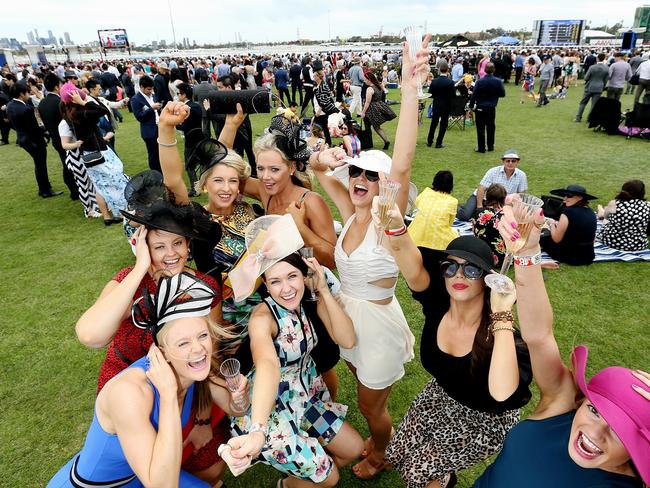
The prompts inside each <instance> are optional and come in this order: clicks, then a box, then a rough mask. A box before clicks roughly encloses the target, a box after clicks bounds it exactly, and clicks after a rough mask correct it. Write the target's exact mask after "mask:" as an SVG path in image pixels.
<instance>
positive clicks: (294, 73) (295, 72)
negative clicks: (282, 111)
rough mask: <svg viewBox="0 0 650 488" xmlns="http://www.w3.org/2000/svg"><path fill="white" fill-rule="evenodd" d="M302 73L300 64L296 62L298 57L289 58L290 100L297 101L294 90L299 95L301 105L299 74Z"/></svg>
mask: <svg viewBox="0 0 650 488" xmlns="http://www.w3.org/2000/svg"><path fill="white" fill-rule="evenodd" d="M301 73H302V66H300V63H299V62H298V58H296V57H293V58H291V68H289V78H290V79H291V101H292V102H294V103H298V102H297V99H296V92H298V94H299V95H300V103H299V105H302V82H301V81H300V74H301Z"/></svg>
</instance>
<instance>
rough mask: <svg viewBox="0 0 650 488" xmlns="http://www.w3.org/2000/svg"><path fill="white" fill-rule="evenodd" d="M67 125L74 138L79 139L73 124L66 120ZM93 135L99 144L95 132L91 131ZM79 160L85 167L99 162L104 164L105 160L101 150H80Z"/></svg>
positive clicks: (90, 166)
mask: <svg viewBox="0 0 650 488" xmlns="http://www.w3.org/2000/svg"><path fill="white" fill-rule="evenodd" d="M68 125H69V126H70V128H71V129H72V133H73V134H74V138H75V139H77V140H79V139H78V138H77V133H76V132H75V130H74V125H73V124H71V123H70V122H68ZM93 135H94V136H95V141H96V142H97V145H99V141H98V140H97V132H95V131H93ZM81 160H82V161H83V163H84V166H85V167H86V168H92V167H93V166H99V165H100V164H104V163H105V162H106V160H105V159H104V155H103V154H102V152H101V151H81Z"/></svg>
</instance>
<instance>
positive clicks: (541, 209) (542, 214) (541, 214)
mask: <svg viewBox="0 0 650 488" xmlns="http://www.w3.org/2000/svg"><path fill="white" fill-rule="evenodd" d="M539 215H540V217H544V209H543V208H540V209H539Z"/></svg>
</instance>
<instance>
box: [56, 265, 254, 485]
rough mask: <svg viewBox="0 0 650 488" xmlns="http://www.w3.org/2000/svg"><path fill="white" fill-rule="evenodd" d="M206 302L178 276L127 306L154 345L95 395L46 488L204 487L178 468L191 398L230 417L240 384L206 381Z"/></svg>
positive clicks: (197, 283) (207, 296)
mask: <svg viewBox="0 0 650 488" xmlns="http://www.w3.org/2000/svg"><path fill="white" fill-rule="evenodd" d="M213 297H214V291H213V290H212V288H211V287H210V286H209V285H208V284H207V283H205V282H204V281H203V280H201V279H200V278H197V277H196V276H193V275H190V274H189V273H180V274H177V275H174V276H173V277H165V278H162V279H161V281H160V283H159V286H158V290H157V292H156V295H155V296H151V295H147V296H145V297H144V298H143V300H141V301H137V302H136V303H135V304H134V310H133V316H134V321H136V322H137V323H138V324H140V325H141V326H142V327H146V328H149V329H151V331H152V334H153V336H154V338H155V343H154V345H152V346H151V349H150V350H149V353H148V354H147V356H145V357H143V358H141V359H139V360H138V361H136V362H135V363H133V364H132V365H131V366H129V367H128V368H127V369H126V370H124V371H123V372H122V373H120V374H119V375H117V376H115V377H114V378H113V379H111V380H110V381H109V382H108V383H107V384H106V386H105V387H104V388H103V389H102V391H101V392H100V393H99V395H98V396H97V400H96V402H95V410H94V416H93V420H92V423H91V425H90V429H89V431H88V434H87V436H86V442H85V444H84V447H83V449H82V450H81V452H79V453H78V454H77V455H76V456H75V457H74V458H73V459H72V460H70V461H69V462H68V463H67V464H66V465H65V466H64V467H63V468H61V470H60V471H59V472H58V473H57V474H56V475H55V476H54V478H52V479H51V480H50V482H49V483H48V485H47V486H48V488H62V487H74V488H85V487H89V486H92V487H102V486H103V487H111V488H117V487H129V488H132V487H141V486H155V487H167V486H174V487H175V486H181V487H192V488H194V487H201V488H204V487H205V488H207V487H209V485H208V484H207V483H205V482H203V481H201V480H199V479H198V478H196V477H195V476H193V475H191V474H189V473H187V472H185V471H181V454H182V444H183V438H182V430H183V428H184V426H185V425H186V424H187V423H188V422H189V420H190V419H189V417H190V411H191V408H192V402H193V397H194V395H198V401H199V403H208V405H209V402H212V401H214V402H215V403H217V404H218V405H219V406H220V407H221V408H222V409H223V410H225V411H226V412H227V413H229V414H231V415H236V412H235V410H236V409H233V408H232V407H231V404H232V403H234V402H237V401H240V402H241V401H242V400H243V398H242V397H244V398H245V397H246V393H245V390H246V381H242V382H241V387H240V389H239V390H238V391H237V392H236V393H233V394H232V395H231V394H230V393H229V392H228V390H227V389H225V388H222V387H221V386H218V385H216V384H215V383H214V382H213V381H208V376H209V375H210V368H211V359H212V352H213V347H214V341H215V335H214V334H215V332H217V329H216V328H214V327H213V326H211V325H210V323H209V320H208V314H209V312H210V305H211V303H212V299H213Z"/></svg>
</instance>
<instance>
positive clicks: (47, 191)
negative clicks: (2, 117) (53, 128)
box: [7, 83, 63, 198]
mask: <svg viewBox="0 0 650 488" xmlns="http://www.w3.org/2000/svg"><path fill="white" fill-rule="evenodd" d="M11 95H12V97H13V100H11V101H10V102H9V103H8V104H7V116H8V118H9V122H10V123H11V127H13V129H14V130H15V131H16V134H17V136H18V145H19V146H20V147H22V148H23V149H24V150H25V151H27V153H28V154H29V155H30V156H31V157H32V159H33V160H34V174H35V175H36V183H37V184H38V194H39V195H40V196H41V197H43V198H50V197H56V196H58V195H61V194H62V193H63V192H60V191H56V192H55V191H52V185H50V180H49V177H48V175H47V144H46V142H45V138H44V137H43V129H41V128H40V127H39V126H38V123H37V122H36V116H35V115H34V107H33V106H32V102H31V100H30V94H29V90H28V88H27V86H26V85H24V84H23V83H14V85H13V86H12V87H11Z"/></svg>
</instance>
